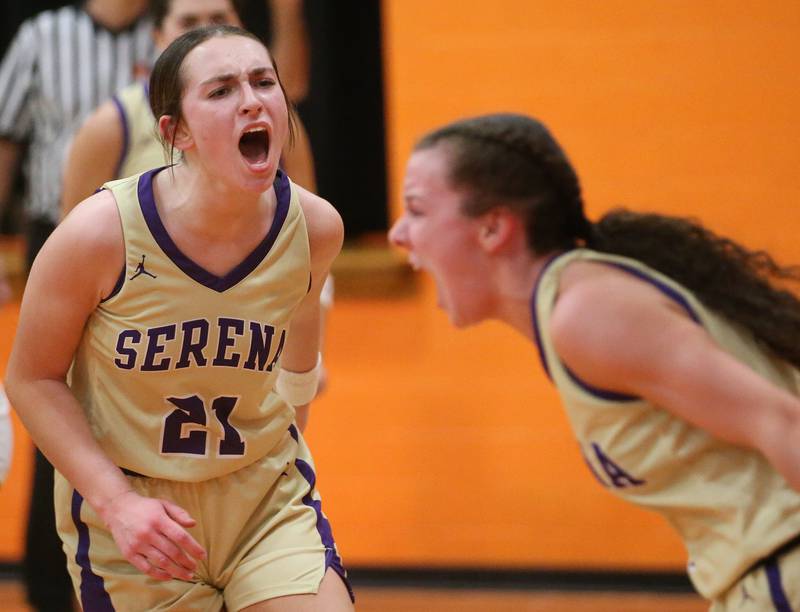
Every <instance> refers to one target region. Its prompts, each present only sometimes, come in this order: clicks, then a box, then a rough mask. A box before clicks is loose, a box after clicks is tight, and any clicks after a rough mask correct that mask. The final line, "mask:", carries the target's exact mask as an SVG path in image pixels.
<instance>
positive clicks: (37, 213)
mask: <svg viewBox="0 0 800 612" xmlns="http://www.w3.org/2000/svg"><path fill="white" fill-rule="evenodd" d="M146 11H147V0H86V2H83V3H81V5H80V6H76V5H70V6H65V7H63V8H60V9H56V10H51V11H44V12H42V13H39V14H38V15H36V16H35V17H32V18H31V19H28V20H27V21H25V22H24V23H23V24H22V25H21V26H20V28H19V30H18V32H17V34H16V36H15V37H14V39H13V41H12V42H11V45H10V46H9V48H8V50H7V52H6V55H5V57H4V58H3V61H2V64H0V212H2V210H3V207H4V206H5V205H6V203H7V202H8V199H9V197H10V192H11V186H12V184H13V179H14V176H15V173H16V170H17V165H18V161H19V159H20V158H21V153H22V150H23V149H22V144H23V143H26V144H27V146H28V148H27V154H26V156H25V160H24V161H25V163H24V169H25V177H26V187H27V188H26V199H25V212H26V215H25V216H26V229H25V233H26V237H27V242H28V247H27V260H28V266H30V265H31V263H32V262H33V259H34V258H35V257H36V253H38V252H39V249H40V248H41V247H42V245H43V244H44V241H45V240H46V239H47V237H48V236H49V235H50V233H51V232H52V231H53V229H54V227H55V224H56V223H57V222H58V219H59V210H60V208H59V205H60V197H61V184H62V169H63V165H64V158H65V156H66V151H67V148H68V146H69V142H70V139H71V137H72V135H73V133H74V132H75V131H76V130H77V128H78V127H79V126H80V124H81V122H82V121H83V119H84V118H85V117H86V116H87V115H88V114H89V113H90V112H91V111H92V110H93V109H94V108H95V107H97V106H98V105H99V104H100V103H101V102H104V101H105V100H106V99H108V98H110V97H111V95H112V94H113V93H115V92H116V91H117V90H119V89H121V88H122V87H124V86H125V85H128V84H129V83H130V82H132V81H133V80H134V78H136V76H137V75H138V74H143V73H146V72H147V70H148V69H149V66H150V63H151V62H152V60H153V58H154V55H155V51H154V47H153V42H152V36H151V26H150V21H149V19H148V18H147V17H146ZM3 285H5V275H4V273H3V271H2V270H1V269H0V295H2V294H3V290H2V289H3ZM24 569H25V571H24V574H25V576H24V577H25V583H26V588H27V591H28V600H29V603H30V604H31V605H32V606H33V607H34V609H35V610H44V611H46V610H59V611H60V612H63V611H64V610H69V609H71V607H72V586H71V584H70V581H69V577H68V575H67V571H66V561H65V559H64V555H63V553H62V552H61V542H60V541H59V539H58V536H57V535H56V531H55V519H54V510H53V469H52V467H51V466H50V464H49V463H47V460H46V459H44V457H43V456H42V455H41V453H39V452H38V451H37V453H36V465H35V470H34V482H33V491H32V496H31V509H30V514H29V522H28V533H27V537H26V555H25V568H24Z"/></svg>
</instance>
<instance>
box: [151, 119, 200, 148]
mask: <svg viewBox="0 0 800 612" xmlns="http://www.w3.org/2000/svg"><path fill="white" fill-rule="evenodd" d="M158 131H159V133H160V134H161V137H162V138H163V139H164V141H165V142H166V143H168V144H169V143H172V142H173V135H174V144H175V148H176V149H178V150H179V151H185V150H186V149H189V148H191V146H192V145H193V144H194V141H193V140H192V135H191V133H189V130H187V129H186V124H185V123H184V122H183V121H180V122H178V125H177V126H176V125H175V122H174V120H173V118H172V116H171V115H161V117H159V118H158Z"/></svg>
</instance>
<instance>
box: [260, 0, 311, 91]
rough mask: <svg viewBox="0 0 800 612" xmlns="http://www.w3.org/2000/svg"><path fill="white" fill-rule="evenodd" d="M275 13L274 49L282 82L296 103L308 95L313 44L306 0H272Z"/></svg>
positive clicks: (271, 46)
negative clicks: (307, 19) (305, 14)
mask: <svg viewBox="0 0 800 612" xmlns="http://www.w3.org/2000/svg"><path fill="white" fill-rule="evenodd" d="M268 2H269V8H270V12H271V14H272V44H270V46H269V47H270V50H271V51H272V56H273V57H274V59H275V62H276V63H277V64H278V69H279V70H280V74H281V82H282V83H283V86H284V87H285V88H286V94H287V95H288V96H289V99H290V100H291V101H292V102H299V101H300V100H302V99H303V98H305V97H306V95H307V94H308V82H309V62H310V53H309V43H308V32H307V29H306V24H305V20H304V18H303V2H302V0H268Z"/></svg>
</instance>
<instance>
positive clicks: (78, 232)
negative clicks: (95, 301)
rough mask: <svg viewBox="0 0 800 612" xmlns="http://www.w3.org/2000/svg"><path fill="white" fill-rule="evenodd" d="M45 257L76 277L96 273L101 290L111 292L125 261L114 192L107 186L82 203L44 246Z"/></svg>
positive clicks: (45, 260)
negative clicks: (107, 188)
mask: <svg viewBox="0 0 800 612" xmlns="http://www.w3.org/2000/svg"><path fill="white" fill-rule="evenodd" d="M42 258H43V260H44V261H43V264H42V265H51V266H57V267H61V268H64V269H69V271H70V274H72V275H74V276H76V277H80V276H83V275H84V274H88V275H91V276H94V277H95V279H96V281H97V282H98V283H99V287H98V290H99V291H100V292H101V293H103V295H107V294H108V293H110V291H111V289H113V287H114V284H115V283H116V279H117V278H118V276H119V273H120V270H121V269H122V266H123V265H124V263H125V247H124V241H123V235H122V225H121V222H120V217H119V211H118V210H117V204H116V201H115V200H114V196H113V194H112V193H111V192H110V191H108V190H105V189H104V190H103V191H100V192H98V193H96V194H94V195H92V196H90V197H89V198H87V199H85V200H83V201H82V202H81V203H80V204H78V205H77V206H76V207H75V208H74V209H73V210H72V211H71V212H70V213H69V214H68V215H67V217H66V218H65V219H64V220H63V221H62V222H61V223H60V224H59V225H58V226H57V227H56V229H55V231H54V232H53V235H52V236H51V238H50V239H49V240H48V241H47V244H46V245H45V248H43V249H42ZM37 261H38V260H37ZM48 262H49V263H48Z"/></svg>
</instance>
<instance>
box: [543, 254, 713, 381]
mask: <svg viewBox="0 0 800 612" xmlns="http://www.w3.org/2000/svg"><path fill="white" fill-rule="evenodd" d="M548 331H549V333H550V337H551V338H552V340H553V344H554V346H555V348H556V351H557V352H558V354H559V356H560V357H561V358H562V359H563V360H564V362H565V363H566V364H567V365H569V366H570V368H571V369H573V370H574V371H575V372H576V373H578V375H580V376H581V377H582V378H584V379H585V380H587V382H590V383H593V384H598V385H603V384H605V385H608V384H611V385H615V384H617V383H621V382H623V381H626V380H627V378H626V377H629V376H630V375H631V374H632V373H633V372H636V371H638V370H641V369H642V368H646V367H647V366H648V362H649V361H650V360H651V357H652V355H654V354H667V353H668V352H669V347H670V346H671V345H674V343H675V341H676V339H677V338H680V337H685V336H686V335H687V334H697V333H699V332H700V331H701V330H700V329H699V328H698V327H697V326H696V325H695V324H694V323H693V322H692V321H691V320H690V319H689V317H688V316H687V315H686V313H685V312H683V311H682V310H681V309H679V308H676V307H675V304H674V303H673V302H672V301H671V300H670V299H669V298H668V297H666V296H665V295H664V294H663V293H661V292H660V291H659V290H658V289H657V288H656V287H654V286H653V285H651V284H650V283H647V282H645V281H643V280H641V279H639V278H637V277H636V276H634V275H632V274H629V273H627V272H625V271H622V270H618V269H616V268H613V267H611V266H607V265H603V264H598V263H592V262H574V263H572V264H569V266H567V268H565V270H564V272H563V273H562V277H561V283H560V285H559V293H558V297H557V300H556V304H555V306H554V309H553V314H552V317H551V319H550V325H549V330H548ZM616 388H617V390H623V389H620V388H619V387H618V386H617V387H616Z"/></svg>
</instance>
